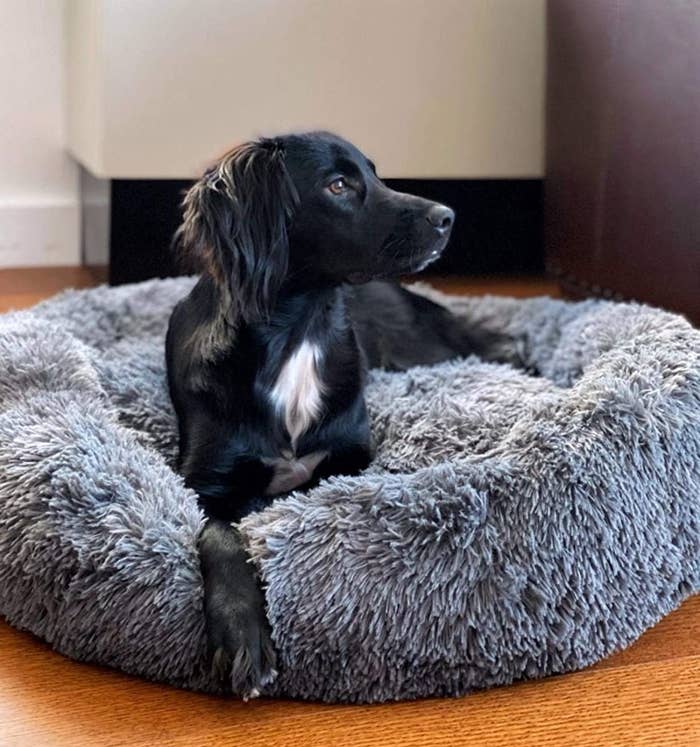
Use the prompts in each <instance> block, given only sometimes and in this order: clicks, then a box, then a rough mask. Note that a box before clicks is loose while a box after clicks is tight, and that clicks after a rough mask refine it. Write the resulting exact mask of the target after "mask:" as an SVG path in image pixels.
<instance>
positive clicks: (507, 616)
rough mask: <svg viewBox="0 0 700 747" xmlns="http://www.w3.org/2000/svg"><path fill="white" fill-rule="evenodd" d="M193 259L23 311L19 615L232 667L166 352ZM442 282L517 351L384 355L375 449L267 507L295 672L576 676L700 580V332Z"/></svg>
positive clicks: (264, 544) (353, 693)
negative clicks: (214, 613) (185, 465)
mask: <svg viewBox="0 0 700 747" xmlns="http://www.w3.org/2000/svg"><path fill="white" fill-rule="evenodd" d="M192 282H193V281H192V280H191V279H189V278H181V279H174V280H163V281H151V282H147V283H143V284H139V285H133V286H124V287H120V288H114V289H109V288H98V289H95V290H89V291H80V292H75V291H73V292H68V293H65V294H62V295H60V296H58V297H56V298H54V299H51V300H49V301H47V302H44V303H42V304H40V305H39V306H37V307H35V308H34V309H31V310H29V311H24V312H17V313H13V314H10V315H6V316H4V317H2V318H0V369H1V373H0V613H1V614H2V615H4V616H5V618H6V619H7V621H8V622H9V623H10V624H12V625H15V626H17V627H19V628H24V629H27V630H30V631H32V632H33V633H35V634H36V635H37V636H40V637H41V638H43V639H45V640H46V641H48V642H49V643H50V644H51V646H53V647H54V648H55V649H56V650H57V651H60V652H62V653H64V654H66V655H67V656H70V657H73V658H75V659H78V660H82V661H90V662H98V663H101V664H107V665H110V666H114V667H118V668H120V669H122V670H125V671H127V672H131V673H134V674H138V675H142V676H144V677H148V678H151V679H155V680H161V681H165V682H169V683H173V684H176V685H179V686H183V687H188V688H194V689H199V690H206V691H215V690H217V688H218V687H219V685H218V684H217V683H216V682H215V681H213V680H212V679H211V677H210V675H209V671H208V667H207V662H206V654H205V638H204V629H203V620H202V609H201V605H202V592H201V580H200V576H199V569H198V562H197V556H196V539H197V534H198V532H199V530H200V528H201V526H202V521H203V518H202V515H201V514H200V512H199V510H198V508H197V503H196V499H195V496H194V495H193V494H192V493H191V492H190V491H188V490H187V489H186V488H185V487H184V485H183V483H182V481H181V479H180V478H179V477H178V476H177V475H176V474H175V472H174V471H173V469H172V468H173V464H174V460H175V456H176V423H175V419H174V416H173V412H172V409H171V405H170V401H169V398H168V393H167V389H166V384H165V371H164V360H163V336H164V333H165V329H166V324H167V319H168V315H169V312H170V310H171V308H172V306H173V304H174V303H175V302H176V301H177V299H179V298H180V297H181V296H183V295H184V294H185V293H186V292H187V291H188V290H189V289H190V287H191V284H192ZM425 292H428V291H425ZM433 296H435V294H433ZM442 300H443V302H445V303H446V304H448V305H449V306H451V307H452V308H453V309H454V311H455V312H456V313H458V314H460V315H462V316H464V317H468V318H470V319H471V320H472V321H473V322H474V323H478V324H480V325H481V326H482V327H483V328H484V329H487V330H491V331H494V332H497V333H499V334H500V335H502V338H503V341H502V345H501V350H500V351H499V355H500V358H501V360H503V361H506V363H484V362H481V361H479V360H478V359H476V358H470V359H468V360H460V361H453V362H448V363H444V364H441V365H437V366H434V367H430V368H416V369H412V370H409V371H407V372H405V373H384V372H372V374H371V375H370V380H369V385H368V389H367V400H368V405H369V410H370V413H371V418H372V427H373V432H374V435H375V437H376V442H377V456H376V460H375V461H374V463H373V464H372V466H371V467H370V469H369V470H367V472H366V473H364V474H362V475H361V476H359V477H353V478H349V477H336V478H333V479H330V480H328V481H327V482H324V483H322V484H321V485H320V486H318V487H317V488H316V489H314V490H312V491H311V492H309V493H307V494H304V493H296V494H293V495H292V496H290V497H289V498H287V499H284V500H280V501H279V502H277V503H276V504H275V505H274V506H272V507H271V508H269V509H267V510H265V511H263V512H261V513H259V514H255V515H252V516H249V517H247V518H246V520H245V521H244V522H243V524H242V528H243V531H244V534H245V536H246V538H247V541H248V543H249V548H250V552H251V554H252V557H253V560H254V562H255V564H256V566H257V568H258V570H259V572H260V574H261V576H262V579H263V580H264V583H265V585H266V595H267V603H268V608H269V609H268V612H269V617H270V621H271V624H272V628H273V636H274V641H275V644H276V647H277V650H278V655H279V674H278V677H277V679H276V680H275V682H273V683H272V684H271V685H270V686H269V687H268V688H267V690H266V693H267V694H272V695H286V696H291V697H298V698H306V699H320V700H324V701H350V702H368V701H384V700H389V699H399V698H414V697H420V696H430V695H457V694H460V693H465V692H468V691H469V690H472V689H474V688H483V687H489V686H493V685H500V684H505V683H509V682H512V681H514V680H518V679H522V678H531V677H540V676H543V675H546V674H550V673H556V672H566V671H570V670H574V669H578V668H580V667H584V666H586V665H588V664H591V663H592V662H595V661H597V660H598V659H601V658H602V657H604V656H607V655H608V654H610V653H611V652H613V651H615V650H617V649H620V648H622V647H624V646H626V645H628V644H629V643H630V642H632V641H633V640H635V639H636V638H637V637H638V636H639V635H640V634H641V633H642V632H643V631H644V630H645V629H646V628H648V627H649V626H651V625H653V624H654V623H655V622H657V621H658V620H659V619H660V618H661V617H662V616H663V615H665V614H666V613H668V612H669V611H670V610H672V609H673V608H674V607H676V606H677V605H678V604H679V603H680V602H681V601H682V600H683V599H684V598H685V597H687V596H688V595H690V594H692V593H694V592H696V591H697V590H698V583H699V562H700V546H699V541H700V533H699V523H698V522H699V519H700V510H699V509H700V332H698V331H696V330H694V329H693V328H692V327H691V326H690V325H689V324H688V323H687V322H686V321H685V320H684V319H682V318H681V317H678V316H675V315H672V314H669V313H665V312H662V311H658V310H656V309H652V308H647V307H644V306H638V305H624V304H613V303H608V302H598V301H587V302H583V303H577V304H571V303H566V302H563V301H556V300H551V299H546V298H538V299H531V300H524V301H518V300H514V299H505V298H493V297H486V298H474V299H448V298H445V297H442Z"/></svg>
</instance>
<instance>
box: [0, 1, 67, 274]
mask: <svg viewBox="0 0 700 747" xmlns="http://www.w3.org/2000/svg"><path fill="white" fill-rule="evenodd" d="M63 5H64V3H63V1H62V0H0V267H12V266H15V267H22V266H31V265H71V264H79V261H80V241H79V220H80V217H79V204H78V174H77V167H76V165H75V163H73V162H72V160H71V159H70V157H69V156H68V155H67V154H66V152H65V151H64V108H65V106H64V104H65V86H64V75H63V43H64V40H63V36H64V33H63V31H64V26H63V23H64V17H63V16H64V8H63Z"/></svg>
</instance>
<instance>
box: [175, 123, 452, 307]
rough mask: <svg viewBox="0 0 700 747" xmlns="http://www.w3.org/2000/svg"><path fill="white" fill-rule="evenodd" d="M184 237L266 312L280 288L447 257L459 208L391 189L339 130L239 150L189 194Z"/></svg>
mask: <svg viewBox="0 0 700 747" xmlns="http://www.w3.org/2000/svg"><path fill="white" fill-rule="evenodd" d="M183 207H184V219H183V223H182V225H181V226H180V228H179V230H178V234H177V240H178V242H179V244H180V245H181V246H182V247H183V248H184V249H185V250H186V251H187V253H188V254H190V255H194V256H195V257H197V258H199V259H200V260H203V262H204V265H205V268H206V269H207V270H208V271H209V272H210V273H211V274H213V276H214V277H215V278H216V279H217V280H218V281H219V282H221V283H227V284H228V287H229V288H230V290H231V297H232V300H233V302H234V303H235V304H236V306H237V308H238V311H239V313H240V314H241V316H242V317H243V318H245V319H246V320H248V321H254V320H256V319H261V318H265V316H267V315H269V313H270V311H271V310H272V308H273V307H274V303H275V299H276V297H277V293H278V292H279V290H280V288H281V287H282V286H283V285H284V284H286V285H289V286H290V287H298V288H305V287H319V286H323V285H333V284H339V283H343V282H366V281H369V280H371V279H374V278H387V277H397V276H399V275H401V274H404V273H411V272H418V271H420V270H422V269H423V268H424V267H426V266H427V265H428V264H430V262H432V261H434V260H435V259H437V258H438V257H439V256H440V253H441V252H442V250H443V249H444V248H445V246H446V244H447V241H448V239H449V235H450V231H451V229H452V223H453V221H454V213H453V212H452V210H450V208H448V207H445V206H444V205H440V204H438V203H434V202H430V201H429V200H425V199H423V198H421V197H416V196H414V195H408V194H403V193H401V192H396V191H394V190H392V189H389V188H388V187H387V186H386V185H385V184H384V183H383V182H382V181H381V179H379V177H378V176H377V174H376V171H375V168H374V164H373V163H372V162H371V161H370V160H369V159H368V158H367V157H366V156H364V155H363V154H362V153H361V152H360V151H359V150H358V149H357V148H355V147H354V146H353V145H351V144H350V143H348V142H346V141H345V140H342V139H341V138H339V137H337V136H335V135H331V134H329V133H307V134H301V135H286V136H282V137H278V138H271V139H262V140H258V141H255V142H251V143H246V144H245V145H242V146H239V147H238V148H234V149H233V150H232V151H230V152H229V153H227V154H226V155H225V156H224V157H223V158H222V159H221V160H220V161H219V162H218V163H217V164H216V165H215V166H214V167H212V168H211V169H209V170H208V171H207V172H206V173H205V174H204V176H203V177H202V178H201V179H200V180H199V181H198V182H197V183H196V184H195V185H194V186H193V187H192V188H191V189H190V190H189V192H188V193H187V195H186V196H185V200H184V203H183Z"/></svg>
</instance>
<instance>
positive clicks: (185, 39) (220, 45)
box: [73, 0, 544, 177]
mask: <svg viewBox="0 0 700 747" xmlns="http://www.w3.org/2000/svg"><path fill="white" fill-rule="evenodd" d="M75 1H76V2H81V1H82V2H86V1H87V0H75ZM94 2H96V3H98V2H99V4H100V10H101V13H100V14H96V18H97V21H96V22H98V23H99V24H101V26H100V34H101V37H100V38H101V45H102V47H101V55H102V59H101V68H100V66H99V65H95V66H93V73H94V74H95V75H96V76H97V77H98V78H99V80H100V83H101V86H102V89H103V97H102V101H101V104H100V106H101V108H102V124H101V125H100V123H99V122H98V123H97V126H98V127H101V128H102V133H101V151H100V153H99V154H91V155H90V154H89V151H90V149H89V148H81V146H80V143H79V142H77V141H76V142H74V143H73V151H74V152H75V153H77V154H78V155H79V156H80V157H81V160H83V161H84V162H85V163H86V164H87V165H88V166H89V167H90V168H91V169H92V170H93V171H97V172H98V173H101V174H103V175H107V176H112V177H118V176H123V177H184V176H190V175H194V174H196V173H198V172H199V171H200V170H201V168H202V166H203V165H204V164H205V163H206V162H207V161H208V160H209V159H210V158H211V157H212V156H213V155H215V154H216V153H218V152H220V151H222V150H224V149H225V148H227V147H228V146H230V145H231V144H233V143H235V142H239V141H241V140H244V139H248V138H250V137H253V136H256V135H259V134H271V133H276V132H280V131H287V130H298V129H309V128H326V129H331V130H335V131H337V132H339V133H341V134H344V135H345V136H347V137H348V138H350V139H352V140H353V141H355V142H356V143H357V144H358V145H360V146H361V147H362V148H363V149H365V150H366V151H367V152H368V153H370V154H371V155H372V156H373V157H375V158H376V159H377V161H378V162H379V163H380V165H381V169H382V173H384V174H385V175H387V176H405V177H481V176H488V177H498V176H503V177H517V176H540V175H541V174H542V151H543V145H542V141H543V111H542V110H543V95H544V0H431V1H429V0H199V1H198V2H192V0H101V1H100V0H94ZM76 137H78V135H76ZM81 137H82V136H81Z"/></svg>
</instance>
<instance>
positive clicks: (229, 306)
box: [166, 132, 479, 698]
mask: <svg viewBox="0 0 700 747" xmlns="http://www.w3.org/2000/svg"><path fill="white" fill-rule="evenodd" d="M454 219H455V216H454V212H453V211H452V210H451V209H450V208H449V207H447V206H445V205H441V204H438V203H435V202H431V201H429V200H426V199H423V198H421V197H417V196H414V195H409V194H403V193H399V192H396V191H393V190H391V189H390V188H389V187H387V186H386V185H385V184H384V183H383V182H382V181H381V180H380V178H379V177H378V176H377V173H376V169H375V166H374V164H373V163H372V161H371V160H370V159H369V158H367V157H366V156H365V155H363V154H362V153H361V152H360V151H359V150H358V149H357V148H356V147H355V146H353V145H352V144H350V143H349V142H347V141H345V140H343V139H341V138H340V137H337V136H335V135H333V134H330V133H326V132H312V133H304V134H291V135H285V136H280V137H273V138H263V139H259V140H257V141H254V142H249V143H245V144H243V145H240V146H239V147H236V148H234V149H233V150H231V151H230V152H228V153H226V154H225V155H224V156H223V157H222V158H221V159H220V160H219V161H218V162H217V163H216V164H215V165H214V166H213V167H212V168H210V169H209V170H207V171H206V172H205V173H204V175H203V176H202V178H201V179H200V180H199V181H197V182H196V183H195V184H194V186H192V187H191V189H190V190H189V191H188V192H187V193H186V195H185V197H184V200H183V221H182V224H181V226H180V227H179V229H178V231H177V233H176V236H175V242H176V244H177V246H178V248H179V250H180V251H182V252H184V253H185V254H186V255H187V256H189V257H191V258H194V259H195V260H196V261H197V262H198V263H199V265H200V267H201V270H202V274H201V277H200V279H199V281H198V282H197V284H196V285H195V287H194V289H193V290H192V292H191V293H190V294H189V295H188V296H187V297H186V298H185V299H184V300H182V301H181V302H180V303H178V304H177V306H176V307H175V309H174V310H173V312H172V316H171V319H170V324H169V328H168V332H167V340H166V358H167V371H168V382H169V388H170V394H171V398H172V401H173V405H174V408H175V411H176V414H177V419H178V425H179V439H180V441H179V446H180V464H179V469H180V472H181V474H182V475H183V476H184V480H185V482H186V484H187V485H188V486H189V487H190V488H192V489H193V490H194V491H195V492H196V493H197V495H198V497H199V501H200V505H201V506H202V508H203V510H204V512H205V514H206V516H207V522H206V524H205V526H204V529H203V531H202V533H201V537H200V541H199V548H198V549H199V554H200V563H201V570H202V577H203V581H204V614H205V620H206V631H207V639H208V646H209V651H210V655H211V659H212V666H213V670H214V672H215V673H216V674H217V675H218V676H219V677H221V678H223V679H224V680H228V681H230V684H231V687H232V689H233V691H234V692H235V693H238V694H241V695H242V696H243V697H244V698H247V697H252V696H255V695H257V694H258V693H259V691H260V689H261V687H263V686H264V685H265V684H267V683H269V682H270V681H271V679H272V678H273V677H274V674H275V651H274V648H273V645H272V640H271V637H270V628H269V624H268V622H267V619H266V615H265V605H264V598H263V594H262V591H261V589H260V587H259V584H258V581H257V579H256V577H255V574H254V571H253V568H252V566H251V564H250V562H249V559H248V556H247V554H246V551H245V547H244V544H243V542H242V539H241V535H240V534H239V532H238V529H237V528H236V525H235V522H237V521H238V520H239V519H241V518H242V517H243V516H245V515H246V514H247V513H249V512H250V511H255V510H258V509H260V508H262V507H264V506H265V505H268V504H269V502H270V501H272V500H273V499H275V498H276V497H279V496H283V495H285V494H287V493H289V492H290V491H292V490H297V489H300V488H309V487H311V486H313V485H314V484H316V483H318V482H319V481H320V480H322V479H323V478H326V477H329V476H330V475H353V474H357V473H359V472H360V471H362V470H363V469H364V468H365V467H367V466H368V464H369V463H370V460H371V459H372V437H371V433H370V425H369V420H368V415H367V410H366V407H365V401H364V397H363V386H364V382H365V373H366V371H367V369H368V368H370V367H382V368H385V369H388V370H403V369H405V368H407V367H409V366H414V365H419V364H433V363H437V362H439V361H443V360H447V359H450V358H455V357H460V356H466V355H469V354H470V353H473V352H478V349H477V348H478V347H479V341H478V339H477V340H476V342H475V335H474V334H473V333H472V332H470V331H469V330H466V329H465V328H464V326H463V325H462V324H461V323H460V322H459V321H458V320H457V319H456V318H455V317H454V316H452V314H451V313H450V312H449V311H447V310H446V309H445V308H443V307H442V306H439V305H438V304H435V303H433V302H431V301H429V300H427V299H426V298H423V297H421V296H419V295H416V294H414V293H411V292H409V291H408V290H406V289H404V288H403V287H401V286H400V285H399V284H398V283H397V282H396V281H395V279H397V278H399V277H400V276H402V275H404V274H410V273H416V272H418V271H420V270H422V269H424V268H425V267H427V266H428V265H429V264H430V263H431V262H433V261H435V260H436V259H437V258H438V257H439V256H440V255H441V253H442V252H443V250H444V249H445V246H446V245H447V242H448V239H449V237H450V232H451V230H452V225H453V223H454Z"/></svg>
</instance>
